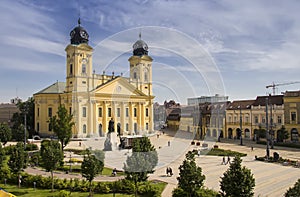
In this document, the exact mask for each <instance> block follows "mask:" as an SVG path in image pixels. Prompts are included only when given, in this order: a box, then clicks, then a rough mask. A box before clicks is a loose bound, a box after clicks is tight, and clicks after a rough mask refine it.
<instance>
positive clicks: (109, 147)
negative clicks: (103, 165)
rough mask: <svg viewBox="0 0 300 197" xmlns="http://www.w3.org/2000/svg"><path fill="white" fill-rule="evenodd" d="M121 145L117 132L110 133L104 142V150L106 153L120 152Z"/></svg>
mask: <svg viewBox="0 0 300 197" xmlns="http://www.w3.org/2000/svg"><path fill="white" fill-rule="evenodd" d="M119 144H120V140H119V138H118V136H117V133H116V132H110V133H108V134H107V137H106V140H105V142H104V150H105V151H114V150H118V149H119V148H118V145H119Z"/></svg>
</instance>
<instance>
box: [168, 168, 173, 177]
mask: <svg viewBox="0 0 300 197" xmlns="http://www.w3.org/2000/svg"><path fill="white" fill-rule="evenodd" d="M169 173H170V175H171V176H172V175H173V170H172V168H171V167H170V168H169Z"/></svg>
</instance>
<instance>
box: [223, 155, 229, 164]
mask: <svg viewBox="0 0 300 197" xmlns="http://www.w3.org/2000/svg"><path fill="white" fill-rule="evenodd" d="M228 163H229V164H230V157H229V156H227V161H226V159H225V156H223V160H222V163H221V165H223V164H224V165H226V164H228Z"/></svg>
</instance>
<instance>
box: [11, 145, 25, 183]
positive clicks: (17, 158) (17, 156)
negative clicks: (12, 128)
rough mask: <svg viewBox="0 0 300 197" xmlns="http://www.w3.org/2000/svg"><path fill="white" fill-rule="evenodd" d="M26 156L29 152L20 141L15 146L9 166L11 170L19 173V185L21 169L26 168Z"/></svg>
mask: <svg viewBox="0 0 300 197" xmlns="http://www.w3.org/2000/svg"><path fill="white" fill-rule="evenodd" d="M26 158H27V153H26V152H25V150H24V144H23V143H22V142H18V143H17V145H16V146H14V147H13V149H12V151H11V154H10V157H9V161H8V166H9V168H10V170H11V171H12V172H14V173H16V174H17V175H18V186H19V187H20V185H21V181H20V180H21V177H20V174H21V171H22V170H23V169H25V168H26V166H27V165H26Z"/></svg>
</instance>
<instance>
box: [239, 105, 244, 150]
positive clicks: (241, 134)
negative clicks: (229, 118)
mask: <svg viewBox="0 0 300 197" xmlns="http://www.w3.org/2000/svg"><path fill="white" fill-rule="evenodd" d="M239 108H240V140H241V143H240V145H241V146H243V128H242V126H243V122H242V107H241V106H239Z"/></svg>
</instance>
